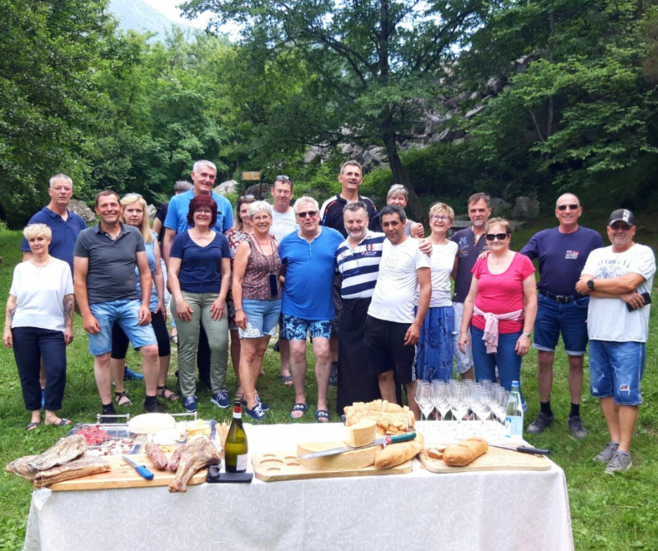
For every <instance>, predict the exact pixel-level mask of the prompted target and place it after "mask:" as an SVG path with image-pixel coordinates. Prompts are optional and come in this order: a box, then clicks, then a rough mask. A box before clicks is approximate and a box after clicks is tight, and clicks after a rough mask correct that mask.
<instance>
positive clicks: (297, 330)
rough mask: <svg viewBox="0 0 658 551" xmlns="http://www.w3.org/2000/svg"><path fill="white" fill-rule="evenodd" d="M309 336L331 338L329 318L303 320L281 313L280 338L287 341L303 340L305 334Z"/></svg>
mask: <svg viewBox="0 0 658 551" xmlns="http://www.w3.org/2000/svg"><path fill="white" fill-rule="evenodd" d="M307 333H309V334H310V335H311V338H312V339H314V338H316V337H320V338H323V339H329V338H331V320H305V319H301V318H296V317H295V316H288V315H286V314H283V316H282V322H281V338H283V339H285V340H287V341H305V340H306V334H307Z"/></svg>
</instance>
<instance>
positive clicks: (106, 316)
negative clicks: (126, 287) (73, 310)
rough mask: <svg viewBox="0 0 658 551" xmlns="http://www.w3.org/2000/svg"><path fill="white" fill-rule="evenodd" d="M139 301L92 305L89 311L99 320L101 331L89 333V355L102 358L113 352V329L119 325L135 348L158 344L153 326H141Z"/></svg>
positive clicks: (119, 301) (115, 301) (114, 301)
mask: <svg viewBox="0 0 658 551" xmlns="http://www.w3.org/2000/svg"><path fill="white" fill-rule="evenodd" d="M141 304H142V303H141V302H140V301H139V300H111V301H109V302H99V303H98V304H90V305H89V309H90V310H91V313H92V314H93V316H94V317H95V318H96V319H97V320H98V323H99V324H100V326H101V330H100V331H99V332H98V333H96V334H95V335H92V334H91V333H89V353H90V354H91V355H92V356H102V355H103V354H107V353H109V352H111V351H112V327H113V326H114V323H115V322H116V323H118V324H119V325H120V326H121V329H123V332H124V333H125V334H126V336H127V337H128V338H129V339H130V342H131V343H132V345H133V348H141V347H142V346H149V345H151V344H155V345H157V344H158V340H157V339H156V338H155V333H154V331H153V327H151V324H150V323H149V324H147V325H139V307H140V306H141Z"/></svg>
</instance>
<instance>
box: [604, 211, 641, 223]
mask: <svg viewBox="0 0 658 551" xmlns="http://www.w3.org/2000/svg"><path fill="white" fill-rule="evenodd" d="M615 222H625V223H626V224H628V225H629V226H634V225H635V218H634V217H633V213H632V212H631V211H630V210H628V209H617V210H615V211H613V212H612V214H611V215H610V222H608V226H612V225H613V224H614V223H615Z"/></svg>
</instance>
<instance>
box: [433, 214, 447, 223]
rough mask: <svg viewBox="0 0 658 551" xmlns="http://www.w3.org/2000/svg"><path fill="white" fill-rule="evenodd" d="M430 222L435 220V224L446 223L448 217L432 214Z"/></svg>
mask: <svg viewBox="0 0 658 551" xmlns="http://www.w3.org/2000/svg"><path fill="white" fill-rule="evenodd" d="M432 220H436V221H437V222H447V221H448V220H450V217H449V216H445V215H443V214H433V215H432Z"/></svg>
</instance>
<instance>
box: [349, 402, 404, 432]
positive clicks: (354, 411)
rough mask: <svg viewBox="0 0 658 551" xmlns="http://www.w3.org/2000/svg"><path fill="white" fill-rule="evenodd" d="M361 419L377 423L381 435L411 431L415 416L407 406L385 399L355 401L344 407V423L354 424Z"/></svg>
mask: <svg viewBox="0 0 658 551" xmlns="http://www.w3.org/2000/svg"><path fill="white" fill-rule="evenodd" d="M363 419H372V420H374V421H375V422H376V423H377V432H378V433H379V434H382V435H393V434H402V433H405V432H410V431H413V427H414V423H415V418H414V414H413V412H412V411H411V410H410V409H409V408H408V407H407V406H398V405H397V404H391V403H389V402H387V401H386V400H373V401H372V402H367V403H364V402H355V403H354V404H352V405H351V406H346V407H345V425H346V426H348V427H349V426H352V425H356V424H357V423H359V422H360V421H362V420H363Z"/></svg>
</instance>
